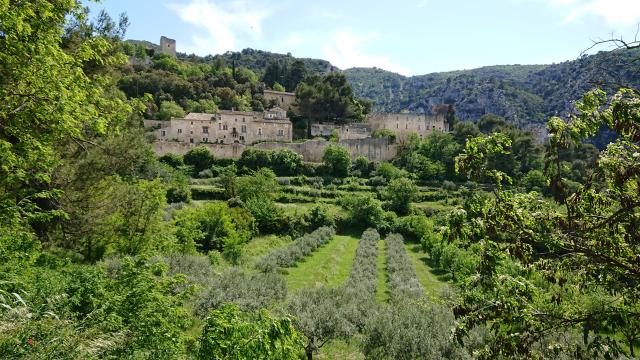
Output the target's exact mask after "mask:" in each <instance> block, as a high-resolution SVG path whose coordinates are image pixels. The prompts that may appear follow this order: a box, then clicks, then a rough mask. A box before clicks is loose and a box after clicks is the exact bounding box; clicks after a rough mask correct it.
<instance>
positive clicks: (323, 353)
mask: <svg viewBox="0 0 640 360" xmlns="http://www.w3.org/2000/svg"><path fill="white" fill-rule="evenodd" d="M313 358H314V359H331V360H336V359H340V360H342V359H345V360H359V359H364V354H362V353H361V352H360V349H359V347H358V344H357V343H356V341H355V340H352V341H351V342H346V341H343V340H334V341H329V342H328V343H326V344H325V345H324V346H323V347H321V348H320V351H319V353H318V354H317V355H315V356H314V357H313Z"/></svg>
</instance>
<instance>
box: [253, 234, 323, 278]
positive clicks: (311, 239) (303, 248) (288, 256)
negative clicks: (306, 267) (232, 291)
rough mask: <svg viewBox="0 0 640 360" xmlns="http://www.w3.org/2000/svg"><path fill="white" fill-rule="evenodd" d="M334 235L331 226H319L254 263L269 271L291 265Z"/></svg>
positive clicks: (260, 268)
mask: <svg viewBox="0 0 640 360" xmlns="http://www.w3.org/2000/svg"><path fill="white" fill-rule="evenodd" d="M334 235H335V230H334V229H333V228H330V227H321V228H319V229H317V230H315V231H314V232H312V233H310V234H306V235H304V236H302V237H300V238H298V239H296V240H295V241H294V242H293V243H291V244H289V246H287V247H286V248H283V249H277V250H274V251H272V252H270V253H269V254H267V255H266V256H264V257H262V258H261V259H260V260H258V262H257V263H256V268H257V269H259V270H260V271H263V272H269V271H272V270H274V269H276V268H278V267H281V268H287V267H291V266H293V265H295V264H296V263H297V262H298V261H299V260H300V259H302V258H303V257H305V256H307V255H309V254H311V253H312V252H313V251H315V250H316V249H317V248H319V247H320V246H322V245H324V244H325V243H327V242H329V240H331V238H333V236H334Z"/></svg>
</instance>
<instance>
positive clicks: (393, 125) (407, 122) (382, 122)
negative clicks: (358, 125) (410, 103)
mask: <svg viewBox="0 0 640 360" xmlns="http://www.w3.org/2000/svg"><path fill="white" fill-rule="evenodd" d="M366 122H367V124H368V125H369V126H370V127H371V131H372V132H375V131H376V130H381V129H389V130H391V131H393V132H394V133H395V134H396V138H397V141H399V142H402V141H404V140H405V139H406V138H407V136H409V134H411V133H416V134H418V136H420V138H424V137H425V136H427V135H429V134H431V133H432V132H433V131H434V130H440V131H449V124H448V122H447V121H446V120H445V116H444V115H442V114H439V115H420V114H408V113H407V114H404V113H402V114H394V113H373V114H369V115H367V118H366Z"/></svg>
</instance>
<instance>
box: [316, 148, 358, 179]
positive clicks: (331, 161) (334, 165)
mask: <svg viewBox="0 0 640 360" xmlns="http://www.w3.org/2000/svg"><path fill="white" fill-rule="evenodd" d="M322 161H323V162H324V164H325V166H327V168H328V169H329V172H330V173H331V174H332V175H333V176H336V177H346V176H347V175H349V168H350V167H351V154H349V151H348V150H347V149H345V148H344V147H342V146H338V145H328V146H327V147H326V148H325V149H324V155H323V156H322Z"/></svg>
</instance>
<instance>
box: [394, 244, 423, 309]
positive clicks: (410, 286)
mask: <svg viewBox="0 0 640 360" xmlns="http://www.w3.org/2000/svg"><path fill="white" fill-rule="evenodd" d="M385 242H386V244H387V247H386V252H387V253H386V261H387V268H386V269H387V274H388V281H387V283H388V286H389V292H390V295H391V300H393V301H395V302H401V301H403V300H405V299H407V298H409V299H411V298H414V299H415V298H419V297H422V296H423V295H424V288H423V287H422V284H420V281H419V280H418V277H417V276H416V272H415V270H414V269H413V267H412V265H411V260H410V259H409V256H408V255H407V251H406V250H405V248H404V239H403V238H402V235H399V234H390V235H388V236H387V238H386V239H385Z"/></svg>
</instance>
